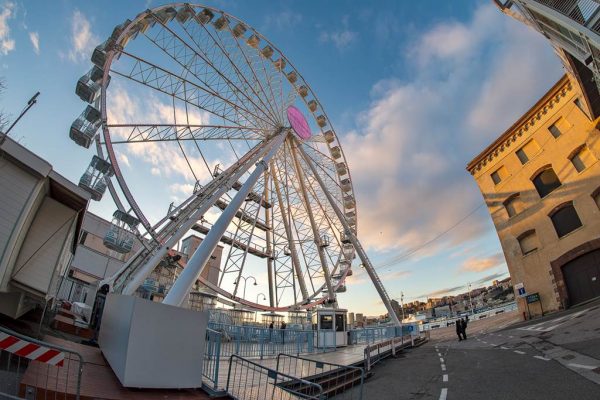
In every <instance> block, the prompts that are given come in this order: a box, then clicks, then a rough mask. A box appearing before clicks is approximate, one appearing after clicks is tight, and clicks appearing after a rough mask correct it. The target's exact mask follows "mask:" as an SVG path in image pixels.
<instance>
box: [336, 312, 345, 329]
mask: <svg viewBox="0 0 600 400" xmlns="http://www.w3.org/2000/svg"><path fill="white" fill-rule="evenodd" d="M335 331H336V332H343V331H344V314H336V315H335Z"/></svg>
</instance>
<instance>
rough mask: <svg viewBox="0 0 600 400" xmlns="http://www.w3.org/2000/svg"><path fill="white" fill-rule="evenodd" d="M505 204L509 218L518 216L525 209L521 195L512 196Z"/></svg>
mask: <svg viewBox="0 0 600 400" xmlns="http://www.w3.org/2000/svg"><path fill="white" fill-rule="evenodd" d="M503 204H504V208H505V209H506V213H507V214H508V217H509V218H510V217H513V216H515V215H517V214H518V213H520V212H521V211H523V209H524V208H525V207H524V206H523V201H522V200H521V195H520V194H519V193H515V194H512V195H511V196H510V197H509V198H508V199H506V200H504V203H503Z"/></svg>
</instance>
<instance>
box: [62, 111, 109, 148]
mask: <svg viewBox="0 0 600 400" xmlns="http://www.w3.org/2000/svg"><path fill="white" fill-rule="evenodd" d="M100 117H101V116H100V111H98V109H96V108H95V107H93V106H87V107H86V108H85V110H83V112H82V113H81V115H80V116H79V117H77V119H76V120H75V121H73V123H72V124H71V129H70V130H69V137H70V138H71V139H72V140H73V141H74V142H75V143H77V144H78V145H80V146H83V147H85V148H86V149H87V148H89V147H90V144H92V141H93V140H94V137H95V136H96V132H97V131H98V128H100V125H101V123H102V120H101V119H100Z"/></svg>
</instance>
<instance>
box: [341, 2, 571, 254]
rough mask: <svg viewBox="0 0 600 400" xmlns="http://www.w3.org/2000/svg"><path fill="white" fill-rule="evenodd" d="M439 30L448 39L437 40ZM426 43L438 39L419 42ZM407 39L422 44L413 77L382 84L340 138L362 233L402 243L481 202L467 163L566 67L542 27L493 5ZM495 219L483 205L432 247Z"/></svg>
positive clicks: (374, 241) (373, 242) (432, 233)
mask: <svg viewBox="0 0 600 400" xmlns="http://www.w3.org/2000/svg"><path fill="white" fill-rule="evenodd" d="M448 26H450V28H448ZM439 32H446V33H447V35H446V36H444V35H441V34H440V33H439ZM448 32H453V33H452V34H449V33H448ZM490 32H492V33H493V32H503V34H502V35H495V34H490ZM431 37H437V38H439V39H440V40H443V39H444V38H445V39H447V41H448V43H446V44H445V45H441V44H439V43H433V44H432V43H430V42H431V39H430V38H431ZM472 38H478V39H476V40H475V39H472ZM425 44H429V45H430V46H431V48H429V49H421V47H420V46H423V45H425ZM444 46H445V47H444ZM408 47H409V50H410V51H412V52H413V53H410V52H409V54H415V53H414V51H415V49H420V51H421V53H419V54H420V55H419V56H417V57H413V58H412V59H410V58H409V60H412V64H411V61H409V67H410V66H412V67H414V70H415V73H414V78H413V77H411V81H410V82H405V81H400V80H397V79H388V80H384V81H381V82H378V83H377V84H376V85H374V87H373V90H372V96H373V99H372V102H371V104H370V106H369V107H368V108H367V109H366V110H365V111H364V112H362V113H360V115H359V117H358V118H357V121H356V129H354V130H352V131H350V132H348V133H347V134H346V135H345V137H342V140H341V142H342V145H343V148H344V151H345V153H346V157H347V159H348V163H349V166H350V169H351V172H352V177H353V181H354V188H355V190H356V191H357V193H356V196H357V205H358V216H359V221H358V228H359V237H360V238H361V240H362V241H363V242H364V244H365V245H367V246H368V247H370V248H373V249H376V250H384V249H385V250H389V249H393V248H396V249H398V250H400V253H404V252H406V251H407V250H408V249H410V248H413V247H415V246H418V245H420V244H422V243H424V242H427V241H428V240H430V239H432V238H434V237H436V236H437V235H438V234H439V233H440V232H443V231H445V230H446V229H448V228H449V227H451V226H452V225H454V224H455V223H456V222H457V221H458V220H459V219H460V218H462V217H463V216H465V215H467V214H468V213H469V212H470V211H471V210H473V209H474V208H475V207H476V206H477V205H478V204H479V203H481V194H480V192H479V191H478V189H477V185H476V183H475V181H474V180H473V178H472V177H471V176H470V175H469V174H468V173H467V172H466V171H465V165H466V164H467V163H468V162H469V161H470V160H471V158H472V157H473V156H474V155H475V154H477V153H478V152H479V151H481V150H482V149H483V148H484V147H485V146H487V145H488V144H489V143H491V142H492V141H493V140H494V139H495V138H496V137H497V136H498V135H499V134H501V133H502V132H503V131H504V130H505V129H506V128H507V127H508V126H510V124H511V122H512V121H514V120H516V119H517V118H518V117H519V116H520V115H521V114H522V113H523V112H524V111H525V110H527V109H528V107H529V106H530V105H531V104H533V103H534V102H535V101H536V100H537V98H539V97H540V96H541V95H542V94H543V93H544V92H545V91H546V90H548V89H549V88H550V87H551V86H552V84H553V83H554V82H555V81H556V80H557V79H558V78H559V77H560V75H561V73H562V71H561V68H560V63H559V61H558V59H557V58H556V57H555V56H554V54H553V53H552V51H551V48H550V46H549V45H548V44H547V43H546V41H545V40H544V39H543V37H542V36H541V35H539V34H538V33H536V32H534V31H533V30H530V29H529V28H527V27H525V26H523V25H521V24H519V23H517V22H515V21H512V20H511V19H510V18H508V17H506V16H505V15H503V14H502V13H500V12H498V11H497V10H495V8H494V7H493V6H491V5H485V6H481V7H479V8H478V9H476V11H475V13H474V15H473V18H472V20H471V21H468V22H467V23H464V24H459V23H452V24H451V25H448V24H447V23H443V24H441V25H438V26H434V27H432V28H431V29H430V30H428V31H427V32H424V33H423V34H422V35H420V36H419V37H417V38H416V40H414V42H413V43H412V44H411V45H409V46H408ZM440 59H443V61H444V62H440ZM540 71H543V72H544V73H543V74H540V73H539V72H540ZM503 84H504V85H505V86H507V87H508V88H509V89H507V90H503V89H502V88H501V86H502V85H503ZM492 98H493V101H492ZM374 160H376V161H374ZM489 227H490V224H489V217H488V216H487V214H486V213H485V210H484V209H482V211H481V212H479V213H477V214H474V215H473V216H472V217H470V218H469V219H468V220H466V222H465V223H463V224H461V225H459V226H458V227H457V228H456V229H454V230H452V231H451V233H450V234H449V235H447V236H445V237H442V238H441V239H440V240H436V241H435V242H434V243H433V244H432V245H431V246H429V247H428V248H427V249H426V250H427V251H430V252H435V251H437V250H439V249H440V248H442V247H443V246H445V245H447V244H452V245H456V244H460V243H465V242H466V241H468V240H471V239H476V238H479V237H480V236H481V234H482V233H483V232H485V231H486V230H487V229H489ZM419 255H422V253H421V252H419Z"/></svg>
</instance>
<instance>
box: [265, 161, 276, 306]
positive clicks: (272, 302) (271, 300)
mask: <svg viewBox="0 0 600 400" xmlns="http://www.w3.org/2000/svg"><path fill="white" fill-rule="evenodd" d="M264 175H265V178H264V179H265V191H264V194H263V196H264V198H265V201H267V202H268V203H270V204H273V202H272V201H271V199H270V194H271V190H270V188H269V183H270V180H269V176H270V175H269V172H268V171H265V172H264ZM265 225H267V228H269V229H267V233H266V235H265V236H266V238H267V253H268V254H269V257H268V258H267V277H268V283H269V306H271V307H275V297H274V294H273V260H274V258H273V257H274V254H273V246H272V244H271V243H272V242H273V240H272V236H273V231H272V230H271V209H270V208H268V207H267V208H265Z"/></svg>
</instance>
